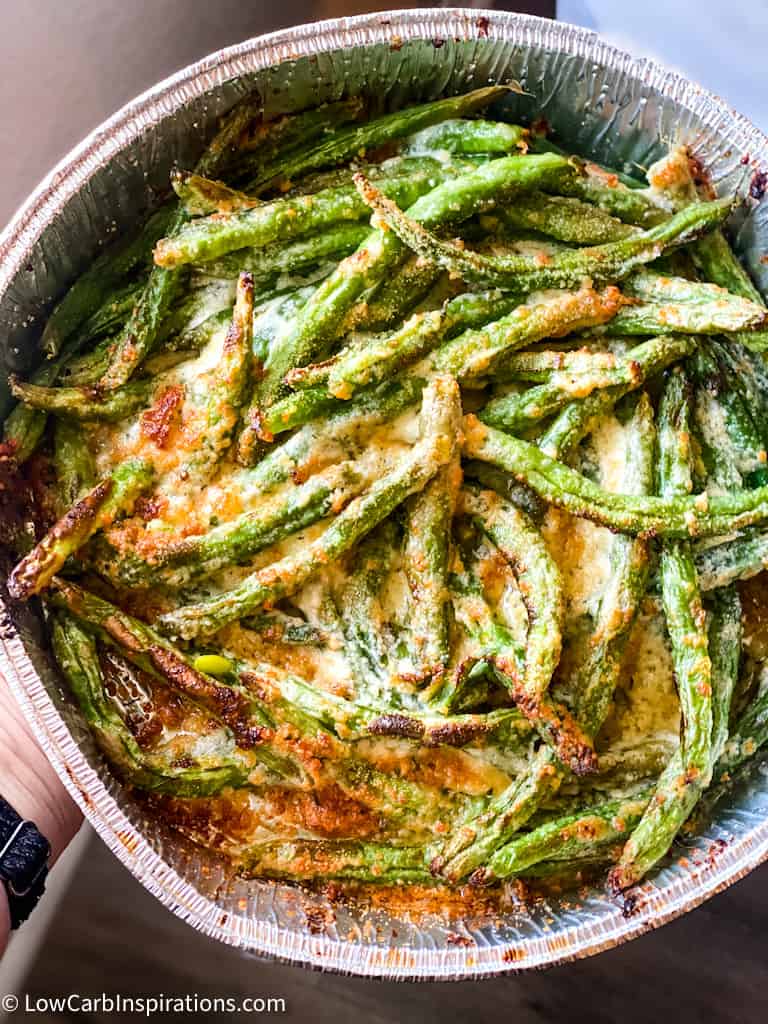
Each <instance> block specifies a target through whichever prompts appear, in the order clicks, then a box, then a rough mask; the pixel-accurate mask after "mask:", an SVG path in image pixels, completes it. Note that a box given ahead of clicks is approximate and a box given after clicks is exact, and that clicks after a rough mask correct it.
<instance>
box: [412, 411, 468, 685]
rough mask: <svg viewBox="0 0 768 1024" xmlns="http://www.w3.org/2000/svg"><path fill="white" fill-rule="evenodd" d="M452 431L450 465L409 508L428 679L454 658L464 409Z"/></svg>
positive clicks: (421, 658)
mask: <svg viewBox="0 0 768 1024" xmlns="http://www.w3.org/2000/svg"><path fill="white" fill-rule="evenodd" d="M452 430H453V450H452V451H451V452H450V454H449V457H448V461H447V462H446V464H445V465H444V466H443V467H442V468H441V469H439V470H438V472H437V473H436V475H435V476H434V477H433V478H432V480H430V482H429V483H428V484H427V485H426V487H425V488H424V489H423V490H422V491H421V492H420V493H419V494H416V495H414V496H413V497H412V498H411V499H409V502H408V506H407V525H406V540H405V545H404V549H403V561H404V566H405V574H406V577H407V579H408V584H409V587H410V591H411V601H410V604H409V616H408V620H409V621H408V626H409V631H410V635H411V637H412V640H413V642H414V645H415V651H414V652H413V655H414V657H413V660H414V662H415V665H416V674H417V676H418V677H419V678H420V679H421V680H424V681H426V680H434V679H435V678H437V677H441V676H442V675H444V673H445V672H446V671H447V668H448V662H449V659H450V630H451V605H450V594H449V590H448V570H449V565H450V560H451V524H452V522H453V517H454V514H455V511H456V501H457V498H458V492H459V488H460V487H461V465H460V449H459V435H460V432H461V407H460V406H457V407H456V420H455V422H454V424H453V426H452Z"/></svg>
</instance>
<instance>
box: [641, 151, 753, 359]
mask: <svg viewBox="0 0 768 1024" xmlns="http://www.w3.org/2000/svg"><path fill="white" fill-rule="evenodd" d="M648 180H649V181H650V182H651V185H652V186H653V187H654V188H656V189H658V190H659V191H661V192H662V193H663V194H665V195H666V197H667V199H668V200H670V201H671V202H672V205H673V206H674V207H675V209H683V208H685V207H686V206H689V205H690V204H691V203H695V202H696V201H697V199H698V191H697V188H696V184H695V182H694V180H693V176H692V174H691V158H690V154H689V153H688V150H687V149H686V148H685V147H684V146H678V147H677V148H676V149H673V150H671V151H670V152H669V153H668V154H667V156H666V157H663V158H662V159H661V160H658V161H657V162H656V163H655V164H653V165H652V166H651V167H649V169H648ZM691 255H692V256H693V261H694V263H695V265H696V267H697V268H698V270H699V271H700V273H701V274H702V276H703V277H704V279H705V280H707V281H712V282H713V283H714V284H716V285H719V286H720V287H721V288H725V289H726V291H728V292H730V293H731V294H732V295H737V296H740V297H741V298H743V299H746V300H747V301H749V302H751V303H754V304H755V305H757V306H759V307H760V308H761V309H762V310H763V313H764V314H765V311H766V305H765V300H764V299H763V296H762V295H761V294H760V291H759V290H758V289H757V288H756V287H755V285H754V284H753V282H752V279H751V278H750V276H749V274H748V273H747V271H746V270H745V269H744V267H743V266H742V265H741V263H740V262H739V261H738V259H737V258H736V256H735V255H734V253H733V250H732V249H731V247H730V245H729V244H728V241H727V239H726V237H725V235H724V234H723V232H722V231H712V232H711V233H710V234H708V235H706V236H705V237H704V238H701V239H699V240H698V241H697V242H696V244H695V245H693V246H692V247H691ZM738 340H739V341H740V342H741V343H742V344H743V345H746V346H747V347H748V348H751V349H753V350H754V351H756V352H763V351H765V349H766V348H768V330H765V329H763V330H759V331H757V330H756V331H745V332H743V333H741V334H739V338H738Z"/></svg>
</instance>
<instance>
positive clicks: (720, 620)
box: [708, 587, 743, 764]
mask: <svg viewBox="0 0 768 1024" xmlns="http://www.w3.org/2000/svg"><path fill="white" fill-rule="evenodd" d="M711 602H712V608H711V616H710V620H709V630H708V635H709V656H710V658H711V659H712V762H713V764H716V763H717V762H718V761H719V760H720V757H721V756H722V753H723V751H724V750H725V746H726V743H727V742H728V733H729V727H728V723H729V720H730V715H731V704H732V702H733V694H734V691H735V689H736V682H737V680H738V677H739V663H740V660H741V649H742V641H743V626H742V622H741V599H740V597H739V592H738V590H737V589H736V587H725V588H723V589H722V590H719V591H718V592H717V593H716V594H714V595H713V596H712V598H711Z"/></svg>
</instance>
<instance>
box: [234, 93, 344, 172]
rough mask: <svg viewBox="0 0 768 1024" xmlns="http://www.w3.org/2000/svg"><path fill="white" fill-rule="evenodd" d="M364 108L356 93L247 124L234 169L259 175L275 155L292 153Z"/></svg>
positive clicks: (240, 139)
mask: <svg viewBox="0 0 768 1024" xmlns="http://www.w3.org/2000/svg"><path fill="white" fill-rule="evenodd" d="M363 109H364V102H363V100H362V99H361V97H359V96H349V97H347V98H345V99H343V100H336V101H335V102H332V103H323V104H322V105H321V106H319V107H316V108H313V109H312V110H302V111H300V112H299V113H297V114H283V115H281V116H280V117H276V118H273V119H271V120H268V121H259V122H257V123H256V124H255V125H247V126H245V127H244V130H243V132H242V134H241V136H240V138H239V139H238V140H237V151H238V159H237V160H236V162H235V163H236V166H235V170H236V171H237V172H239V174H240V175H241V176H245V175H248V176H249V177H250V178H251V179H253V177H254V175H259V174H261V172H262V170H263V169H264V167H266V166H267V165H268V164H269V163H270V162H271V161H273V160H274V159H275V158H276V157H279V158H283V157H285V156H286V155H287V154H289V153H290V154H292V155H295V154H296V153H297V152H298V151H300V150H302V149H304V148H305V147H307V146H308V145H312V144H313V143H314V142H315V140H316V139H318V138H322V137H323V136H325V135H326V134H327V133H328V132H331V131H333V130H334V129H336V128H338V127H339V126H340V125H343V124H348V123H349V122H350V121H356V120H357V119H358V118H359V117H360V115H361V113H362V112H363Z"/></svg>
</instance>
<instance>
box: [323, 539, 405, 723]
mask: <svg viewBox="0 0 768 1024" xmlns="http://www.w3.org/2000/svg"><path fill="white" fill-rule="evenodd" d="M395 533H396V529H395V526H394V523H391V522H390V521H389V520H387V521H385V522H383V523H382V524H381V526H380V527H378V529H376V530H373V531H372V532H371V533H370V534H368V536H367V537H365V538H364V539H363V540H362V541H361V542H360V544H358V545H357V547H356V548H355V551H354V553H353V557H352V559H351V561H350V563H349V566H348V576H347V577H346V579H345V580H344V581H343V582H339V583H337V584H336V585H334V587H333V602H334V607H335V610H336V613H337V620H338V628H339V631H340V632H341V634H342V636H343V648H344V651H345V654H346V656H347V659H348V661H349V663H350V665H351V666H352V668H353V674H354V677H355V700H356V701H359V700H361V699H362V700H367V701H373V702H375V703H379V704H381V705H382V706H384V707H391V706H396V707H399V705H400V704H401V701H400V700H399V695H398V694H397V692H394V691H393V689H392V686H391V682H392V678H393V676H394V673H395V665H394V664H390V653H391V652H390V650H389V645H388V643H387V634H388V632H389V629H390V624H389V623H388V622H387V621H386V619H385V617H384V611H383V608H382V604H381V600H380V596H381V590H382V586H383V584H384V581H385V579H386V577H387V575H388V573H389V572H390V570H391V568H392V564H393V561H394V558H395V553H396V547H395V545H396V543H397V540H398V539H397V538H396V536H395Z"/></svg>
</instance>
